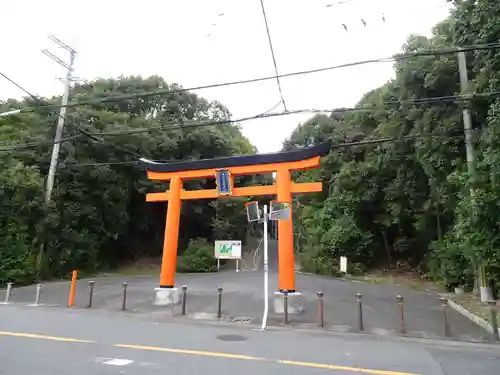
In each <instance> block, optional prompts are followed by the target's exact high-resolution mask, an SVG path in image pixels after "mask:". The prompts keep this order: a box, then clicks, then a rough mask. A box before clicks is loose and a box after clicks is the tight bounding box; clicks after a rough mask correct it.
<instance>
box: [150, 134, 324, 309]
mask: <svg viewBox="0 0 500 375" xmlns="http://www.w3.org/2000/svg"><path fill="white" fill-rule="evenodd" d="M330 147H331V143H330V142H325V143H322V144H320V145H317V146H314V147H309V148H305V149H299V150H293V151H287V152H282V153H274V154H264V155H262V154H261V155H246V156H234V157H225V158H218V159H204V160H193V161H181V162H168V163H157V162H154V161H150V160H146V159H141V160H140V162H141V164H142V167H143V168H144V169H146V170H147V174H148V178H149V179H150V180H157V181H169V182H170V188H169V191H168V192H158V193H148V194H147V195H146V201H148V202H165V201H166V202H168V207H167V220H166V226H165V238H164V243H163V256H162V265H161V273H160V285H159V288H155V300H154V304H155V305H169V304H175V303H178V302H179V291H178V289H177V288H176V287H175V271H176V265H177V247H178V241H179V223H180V213H181V201H182V200H190V199H214V198H223V197H249V196H269V195H275V196H277V200H278V201H281V202H287V203H290V204H291V202H292V194H298V193H311V192H320V191H322V183H321V182H307V183H294V182H292V179H291V171H296V170H305V169H310V168H317V167H319V165H320V156H325V155H326V154H328V152H329V150H330ZM221 170H224V171H227V172H228V173H229V176H230V182H229V183H230V185H231V188H230V189H229V192H227V193H224V194H222V193H221V191H220V190H219V188H217V189H205V190H183V188H182V185H183V180H193V179H213V178H216V176H217V174H218V172H219V171H221ZM273 172H276V183H275V184H274V185H265V186H247V187H234V186H233V177H234V176H243V175H252V174H262V173H273ZM242 210H243V208H242ZM278 271H279V276H278V279H279V292H276V293H275V295H276V296H277V297H278V298H276V299H275V310H276V312H278V313H279V312H283V292H285V291H287V292H288V298H289V299H288V309H289V313H291V314H293V313H298V312H301V311H302V307H301V306H299V305H296V304H295V303H294V301H295V300H296V298H294V297H300V293H296V290H295V262H294V252H293V226H292V215H290V218H289V219H288V220H282V221H279V223H278ZM297 301H299V299H298V298H297Z"/></svg>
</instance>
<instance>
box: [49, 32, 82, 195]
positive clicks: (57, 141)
mask: <svg viewBox="0 0 500 375" xmlns="http://www.w3.org/2000/svg"><path fill="white" fill-rule="evenodd" d="M49 38H50V40H52V41H53V42H55V43H56V44H58V45H59V46H60V47H62V48H64V49H65V50H67V51H68V52H69V53H70V60H69V64H66V63H65V62H64V61H62V60H61V59H60V58H59V57H57V56H55V55H53V54H52V53H50V52H49V51H48V50H47V49H44V50H42V52H43V53H44V54H45V55H47V56H48V57H50V58H51V59H52V60H54V61H55V62H57V63H58V64H59V65H62V66H63V67H65V68H66V69H67V72H66V79H65V82H64V93H63V96H62V101H61V109H60V112H59V117H58V119H57V128H56V135H55V137H54V146H53V148H52V157H51V158H50V166H49V174H48V176H47V185H46V187H45V203H49V202H50V200H51V198H52V190H53V189H54V178H55V175H56V169H57V160H58V158H59V149H60V148H61V138H62V134H63V129H64V119H65V116H66V105H67V104H68V96H69V90H70V88H71V81H72V79H73V64H74V62H75V57H76V51H75V50H74V49H73V48H71V47H70V46H68V45H67V44H65V43H63V42H61V41H60V40H59V39H57V38H56V37H55V36H52V35H51V36H49Z"/></svg>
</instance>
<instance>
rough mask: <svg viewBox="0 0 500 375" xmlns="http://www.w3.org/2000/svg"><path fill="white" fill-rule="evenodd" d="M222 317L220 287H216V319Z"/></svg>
mask: <svg viewBox="0 0 500 375" xmlns="http://www.w3.org/2000/svg"><path fill="white" fill-rule="evenodd" d="M221 317H222V288H221V287H218V288H217V319H220V318H221Z"/></svg>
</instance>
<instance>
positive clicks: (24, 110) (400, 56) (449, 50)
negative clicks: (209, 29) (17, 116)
mask: <svg viewBox="0 0 500 375" xmlns="http://www.w3.org/2000/svg"><path fill="white" fill-rule="evenodd" d="M498 48H500V42H497V43H489V44H475V45H468V46H463V47H451V48H444V49H441V50H426V51H420V52H409V53H404V54H396V55H393V56H390V57H384V58H377V59H369V60H362V61H356V62H350V63H344V64H340V65H334V66H328V67H323V68H317V69H309V70H303V71H297V72H293V73H285V74H280V75H273V76H268V77H260V78H251V79H245V80H238V81H229V82H223V83H215V84H210V85H203V86H195V87H190V88H179V89H175V90H170V89H166V90H156V91H149V92H142V93H134V94H122V95H114V96H108V97H102V98H97V99H93V100H87V101H81V102H73V103H69V104H68V105H66V107H78V106H84V105H94V104H101V103H107V102H113V101H119V100H125V99H135V98H146V97H151V96H161V95H169V94H170V95H171V94H179V93H183V92H187V91H197V90H205V89H213V88H219V87H226V86H235V85H242V84H249V83H257V82H263V81H269V80H275V79H276V78H288V77H294V76H300V75H307V74H315V73H321V72H326V71H330V70H336V69H342V68H349V67H353V66H360V65H367V64H373V63H387V62H398V61H403V60H408V59H412V58H417V57H424V56H444V55H451V54H455V53H457V52H460V51H463V52H468V51H483V50H492V49H498ZM59 107H60V106H58V105H45V106H37V107H26V108H22V109H20V110H19V113H28V112H35V111H39V110H44V109H47V108H59Z"/></svg>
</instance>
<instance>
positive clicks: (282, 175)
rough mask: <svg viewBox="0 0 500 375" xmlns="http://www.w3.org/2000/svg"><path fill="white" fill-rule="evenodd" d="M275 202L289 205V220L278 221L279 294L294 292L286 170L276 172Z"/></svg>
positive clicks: (291, 235) (287, 174)
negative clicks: (276, 191)
mask: <svg viewBox="0 0 500 375" xmlns="http://www.w3.org/2000/svg"><path fill="white" fill-rule="evenodd" d="M276 185H277V190H278V194H277V197H276V198H277V200H278V202H285V203H290V218H289V219H288V220H279V221H278V271H279V273H278V285H279V289H280V292H283V291H284V290H286V291H288V292H289V293H293V292H295V260H294V254H293V253H294V252H293V223H292V211H293V210H292V177H291V175H290V171H289V170H287V169H279V170H278V171H277V172H276Z"/></svg>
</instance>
